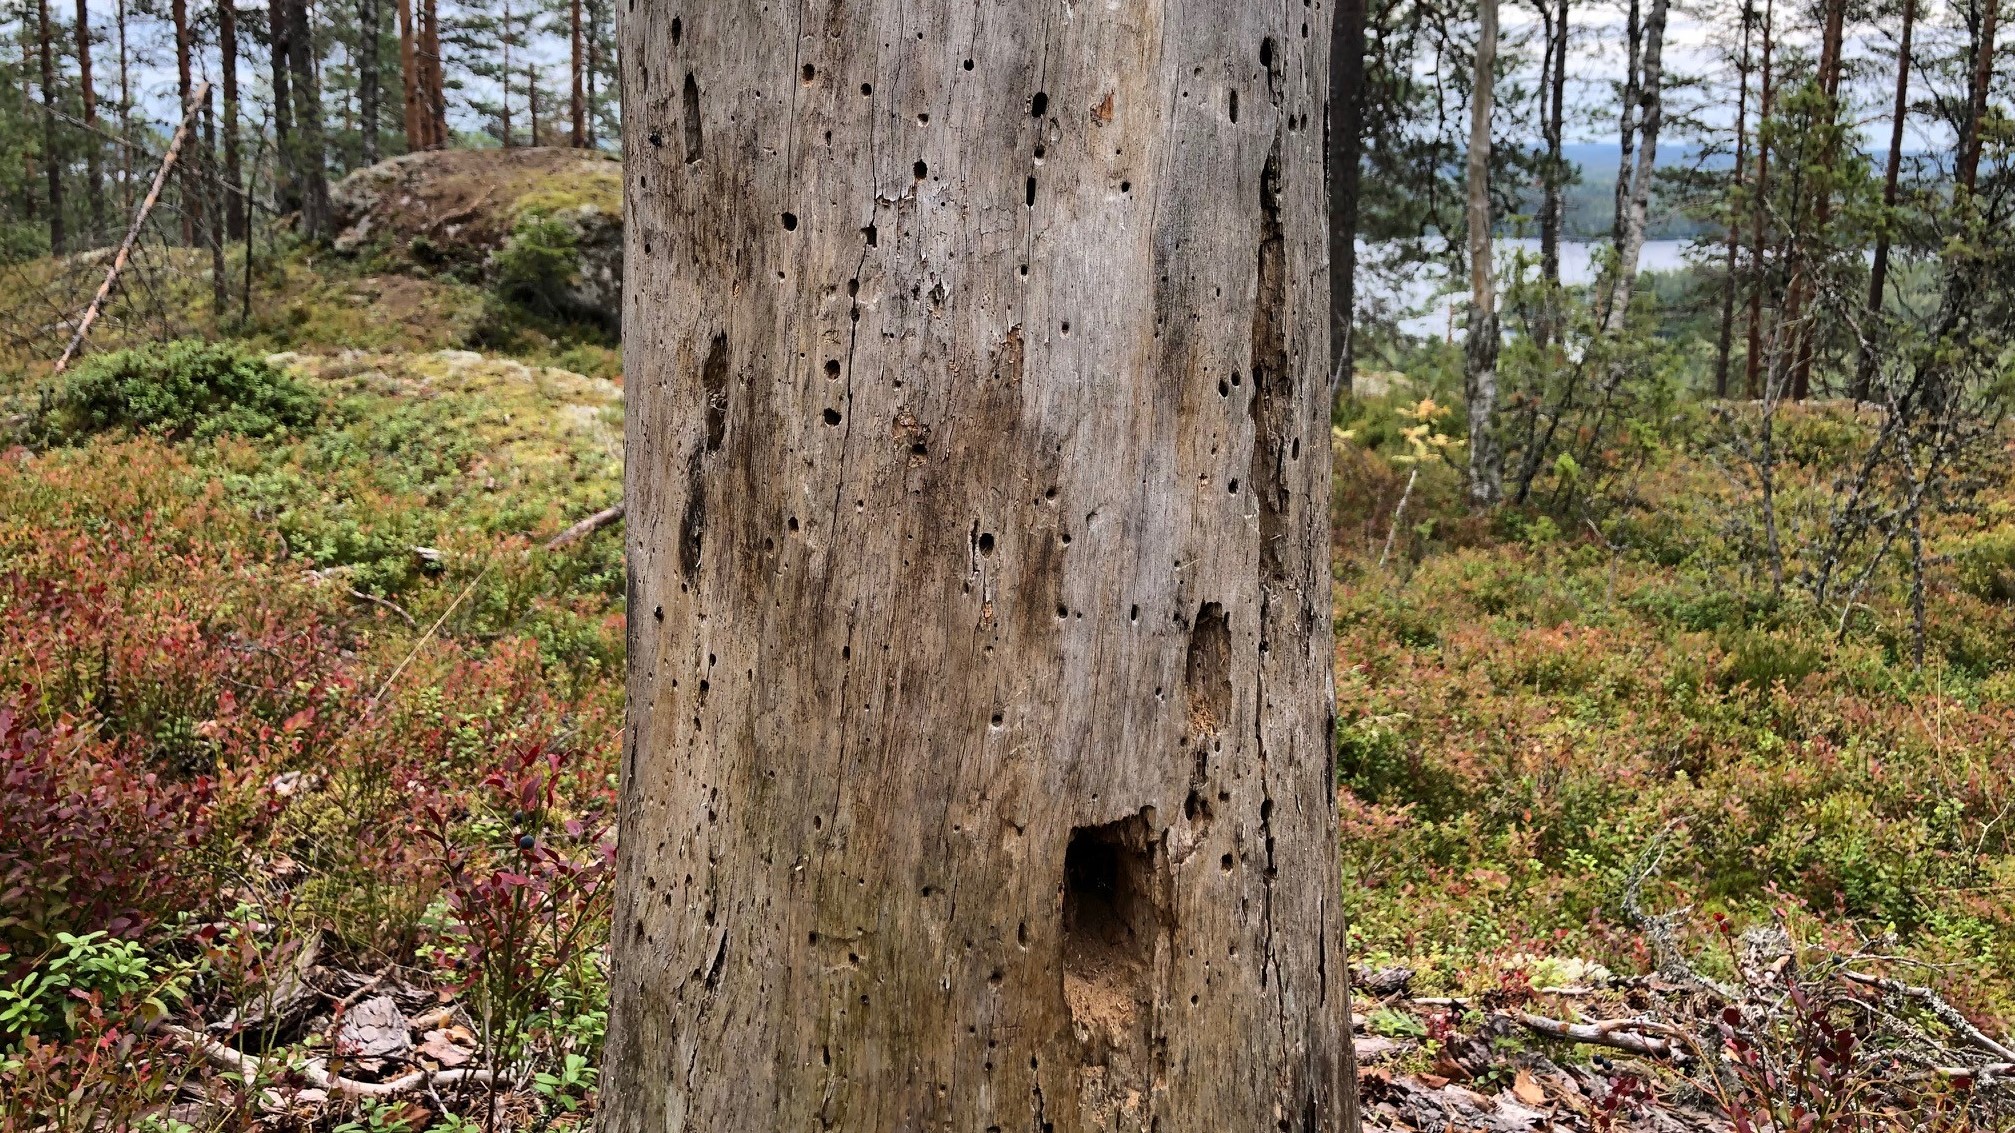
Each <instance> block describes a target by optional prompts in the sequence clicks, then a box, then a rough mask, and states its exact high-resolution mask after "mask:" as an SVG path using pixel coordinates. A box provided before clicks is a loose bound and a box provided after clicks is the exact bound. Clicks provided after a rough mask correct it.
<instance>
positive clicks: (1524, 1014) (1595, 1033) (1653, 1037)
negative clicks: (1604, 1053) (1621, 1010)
mask: <svg viewBox="0 0 2015 1133" xmlns="http://www.w3.org/2000/svg"><path fill="white" fill-rule="evenodd" d="M1510 1017H1511V1018H1512V1019H1513V1020H1515V1021H1517V1022H1518V1023H1519V1025H1521V1026H1523V1027H1525V1028H1526V1029H1527V1030H1529V1031H1533V1032H1535V1033H1537V1034H1542V1035H1546V1036H1548V1037H1549V1038H1556V1039H1565V1040H1567V1041H1569V1042H1577V1043H1589V1044H1592V1045H1594V1046H1606V1047H1610V1048H1611V1049H1614V1050H1627V1051H1629V1052H1630V1053H1632V1054H1642V1055H1645V1056H1647V1057H1650V1058H1664V1057H1666V1056H1668V1055H1670V1054H1671V1053H1672V1043H1671V1042H1670V1041H1669V1040H1667V1039H1663V1038H1659V1037H1658V1036H1659V1035H1662V1034H1675V1033H1677V1031H1676V1029H1675V1028H1672V1027H1668V1026H1666V1025H1664V1024H1662V1023H1651V1022H1646V1021H1644V1020H1641V1019H1608V1020H1604V1021H1603V1022H1600V1023H1564V1022H1562V1021H1560V1020H1559V1019H1548V1018H1546V1017H1545V1016H1543V1015H1534V1014H1532V1013H1531V1012H1529V1011H1517V1012H1513V1013H1512V1014H1511V1016H1510Z"/></svg>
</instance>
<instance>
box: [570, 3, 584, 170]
mask: <svg viewBox="0 0 2015 1133" xmlns="http://www.w3.org/2000/svg"><path fill="white" fill-rule="evenodd" d="M567 36H568V44H567V45H568V48H569V50H568V54H567V77H568V82H569V86H568V88H567V89H568V95H569V97H570V99H571V100H572V101H571V104H570V105H569V107H568V110H569V113H570V116H571V119H572V121H571V123H570V125H571V127H572V137H571V139H570V141H569V142H568V144H569V145H572V146H575V147H576V148H579V147H583V146H586V145H587V144H588V100H587V97H586V95H585V94H584V92H583V91H582V90H581V62H582V58H583V57H582V54H581V0H568V3H567Z"/></svg>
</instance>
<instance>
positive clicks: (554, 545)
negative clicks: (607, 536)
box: [545, 504, 623, 551]
mask: <svg viewBox="0 0 2015 1133" xmlns="http://www.w3.org/2000/svg"><path fill="white" fill-rule="evenodd" d="M622 521H623V505H621V504H617V505H616V506H614V507H608V508H603V509H602V510H600V511H598V512H596V513H595V514H593V515H591V516H589V517H587V518H586V519H583V520H581V521H580V522H579V523H576V524H574V525H573V526H572V527H569V528H567V529H566V530H565V531H562V532H560V533H559V534H558V535H555V536H553V537H552V538H551V539H548V540H546V546H545V549H546V550H548V551H552V550H557V549H558V548H561V547H564V546H566V545H567V544H569V543H573V542H578V541H579V540H582V539H586V538H587V537H588V536H590V535H593V534H594V533H595V532H597V531H600V530H601V529H602V528H604V527H607V526H609V525H610V524H613V523H621V522H622Z"/></svg>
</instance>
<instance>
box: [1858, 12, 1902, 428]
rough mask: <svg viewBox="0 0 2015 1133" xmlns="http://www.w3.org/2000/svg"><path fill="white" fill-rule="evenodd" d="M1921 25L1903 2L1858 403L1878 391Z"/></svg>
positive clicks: (1859, 362) (1870, 272)
mask: <svg viewBox="0 0 2015 1133" xmlns="http://www.w3.org/2000/svg"><path fill="white" fill-rule="evenodd" d="M1916 23H1917V0H1903V29H1902V32H1901V34H1900V35H1899V37H1898V40H1897V45H1896V105H1895V109H1894V110H1893V111H1891V112H1890V116H1889V153H1888V155H1887V157H1886V158H1885V160H1884V163H1883V169H1882V223H1881V225H1880V226H1879V227H1878V228H1877V229H1876V233H1875V255H1874V257H1873V259H1871V260H1870V262H1869V265H1868V314H1867V317H1866V318H1865V319H1863V320H1862V326H1863V328H1864V329H1863V331H1862V332H1861V334H1862V337H1861V356H1860V358H1859V360H1858V362H1857V364H1856V366H1855V369H1854V390H1853V395H1854V400H1855V401H1856V402H1862V401H1867V400H1868V397H1869V394H1870V393H1872V392H1873V390H1874V388H1875V363H1876V360H1875V337H1874V336H1875V335H1876V333H1877V332H1878V331H1879V330H1880V328H1881V323H1882V300H1883V298H1884V295H1885V292H1886V291H1887V289H1888V286H1889V239H1890V226H1891V225H1892V224H1893V223H1894V217H1895V212H1896V197H1897V190H1898V183H1899V182H1900V181H1901V179H1902V175H1903V128H1904V124H1905V123H1906V122H1907V121H1908V120H1909V117H1910V33H1911V31H1912V30H1913V29H1914V28H1915V26H1916Z"/></svg>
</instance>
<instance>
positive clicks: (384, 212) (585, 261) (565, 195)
mask: <svg viewBox="0 0 2015 1133" xmlns="http://www.w3.org/2000/svg"><path fill="white" fill-rule="evenodd" d="M621 176H622V166H621V164H620V163H619V162H617V161H616V159H615V158H613V157H611V156H610V155H607V154H603V153H600V152H597V151H593V150H578V149H561V148H556V147H535V148H525V149H510V150H443V151H424V152H420V153H409V154H403V155H401V156H399V157H395V158H391V159H389V160H386V161H381V162H379V163H378V164H376V165H373V166H369V167H368V168H365V169H360V170H358V171H356V172H355V173H352V174H350V175H349V176H348V177H345V178H343V180H342V181H340V182H338V183H337V184H336V185H335V187H334V188H333V189H331V191H330V202H331V205H332V207H333V210H334V215H335V219H336V229H337V236H336V239H335V241H334V246H335V249H336V251H338V252H340V253H343V254H345V255H351V256H356V257H359V258H373V259H375V260H377V261H378V262H379V263H380V265H381V266H383V267H385V268H389V269H391V270H397V271H407V272H411V273H413V274H419V275H433V274H444V273H445V274H451V275H455V276H459V277H461V278H464V279H468V280H470V281H472V282H490V283H496V282H498V281H499V280H500V279H501V278H503V277H504V276H506V275H507V274H508V272H507V271H506V270H505V268H504V266H502V265H500V264H499V257H500V256H507V255H508V252H509V250H510V248H511V247H512V244H513V242H514V241H522V240H525V239H527V238H528V233H531V234H533V235H535V236H536V237H539V238H543V239H545V240H546V241H548V242H551V241H552V238H553V237H554V236H555V235H556V234H559V235H560V237H561V238H560V241H559V242H560V244H562V245H563V248H562V249H560V250H561V251H563V252H564V257H563V258H564V260H565V262H564V263H562V264H560V265H559V269H558V270H556V271H554V272H552V273H551V274H552V275H553V276H554V278H553V279H552V281H551V284H552V285H551V286H550V287H549V288H548V289H547V290H548V292H549V293H548V294H546V295H545V296H544V299H545V301H546V302H548V303H549V304H550V305H551V306H552V307H553V308H554V311H555V313H558V314H563V315H567V316H570V317H577V318H586V319H590V320H592V321H596V322H601V323H603V324H605V325H607V326H610V327H614V326H615V325H616V324H617V321H618V319H619V317H620V313H621V309H622V278H623V270H622V269H623V217H622V182H621Z"/></svg>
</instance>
